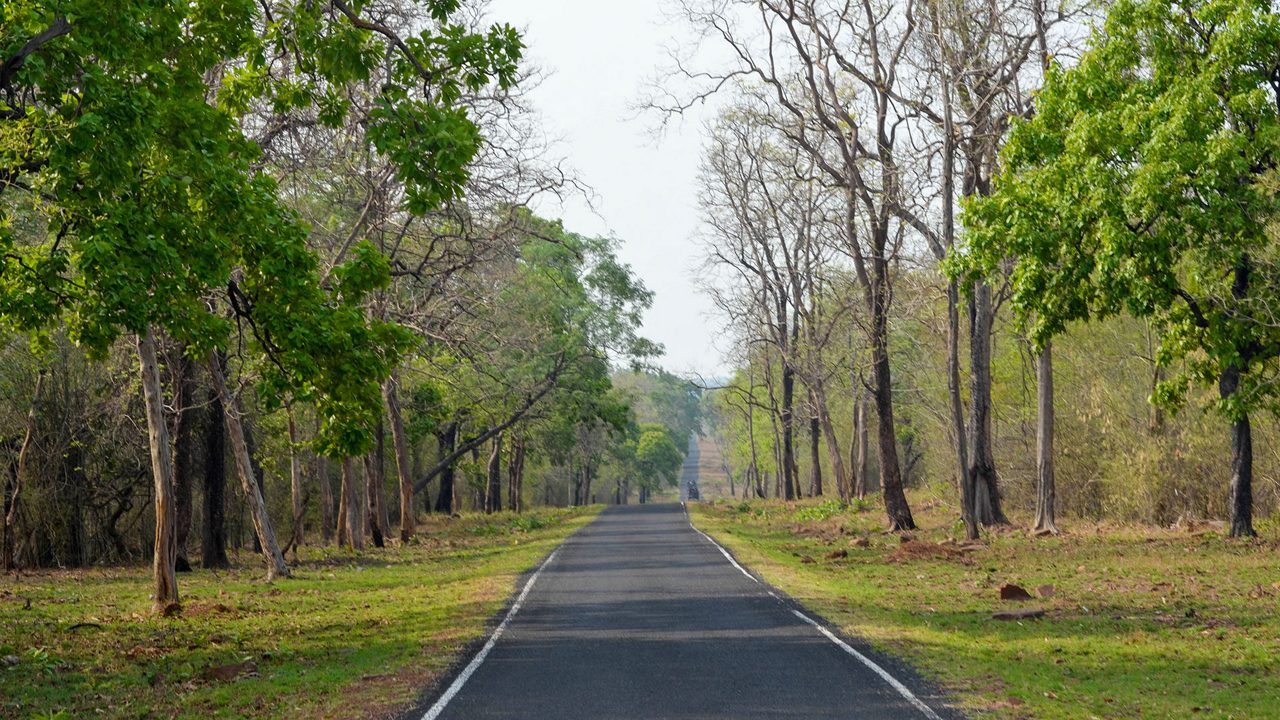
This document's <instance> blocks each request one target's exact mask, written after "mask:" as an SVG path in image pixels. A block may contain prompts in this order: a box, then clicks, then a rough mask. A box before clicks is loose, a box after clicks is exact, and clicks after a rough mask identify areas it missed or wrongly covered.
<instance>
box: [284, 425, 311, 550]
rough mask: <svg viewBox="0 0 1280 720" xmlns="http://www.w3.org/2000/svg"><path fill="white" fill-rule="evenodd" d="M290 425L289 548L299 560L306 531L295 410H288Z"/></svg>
mask: <svg viewBox="0 0 1280 720" xmlns="http://www.w3.org/2000/svg"><path fill="white" fill-rule="evenodd" d="M286 412H287V413H288V415H289V417H288V423H289V500H290V503H291V504H292V510H293V533H292V534H291V536H290V539H289V546H290V547H292V548H293V559H294V560H297V559H298V547H299V546H300V545H302V540H303V537H304V533H305V531H306V529H305V528H304V527H303V508H302V458H300V457H298V452H299V450H300V448H299V442H298V426H297V424H296V423H295V422H294V421H293V408H287V409H286Z"/></svg>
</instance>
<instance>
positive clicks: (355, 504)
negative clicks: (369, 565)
mask: <svg viewBox="0 0 1280 720" xmlns="http://www.w3.org/2000/svg"><path fill="white" fill-rule="evenodd" d="M342 509H343V515H342V521H343V522H342V526H340V527H339V529H338V538H339V540H338V542H339V544H341V542H342V539H343V536H344V535H345V536H346V541H347V544H348V545H349V546H350V547H351V549H352V550H364V527H363V524H362V523H361V522H360V518H361V517H362V516H363V512H362V508H361V507H360V478H359V476H358V475H357V471H356V461H355V459H354V458H352V457H350V456H348V457H344V458H342Z"/></svg>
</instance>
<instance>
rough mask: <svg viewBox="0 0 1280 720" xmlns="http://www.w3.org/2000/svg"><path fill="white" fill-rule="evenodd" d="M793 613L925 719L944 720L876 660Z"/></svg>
mask: <svg viewBox="0 0 1280 720" xmlns="http://www.w3.org/2000/svg"><path fill="white" fill-rule="evenodd" d="M791 613H792V614H793V615H795V616H796V617H798V618H800V619H801V620H803V621H805V622H807V623H809V624H810V625H812V626H814V627H815V628H817V629H818V632H820V633H822V634H823V635H826V636H827V639H828V640H830V641H831V642H833V643H835V644H836V645H839V646H840V649H841V650H844V651H845V652H847V653H849V654H850V655H852V656H853V657H854V658H856V659H857V660H858V662H860V663H862V664H863V665H866V666H867V669H868V670H870V671H871V672H873V673H875V674H877V675H879V676H880V677H881V679H883V680H884V681H885V682H887V683H889V684H890V685H891V686H893V689H894V690H897V691H898V694H899V695H901V696H902V697H904V698H906V700H907V702H909V703H911V704H912V705H914V706H915V707H916V709H917V710H919V711H920V714H921V715H924V716H925V717H927V718H929V720H942V717H941V716H939V715H938V713H936V712H934V711H933V708H931V707H929V706H928V705H926V704H925V703H924V701H923V700H921V699H920V698H918V697H916V695H915V693H913V692H911V690H910V689H908V688H907V686H906V685H903V684H902V683H901V682H899V681H898V678H896V677H894V676H892V675H890V674H889V671H888V670H885V669H884V668H882V667H880V666H879V665H877V664H876V663H875V661H874V660H872V659H871V658H869V657H867V656H866V655H863V654H862V653H860V652H858V651H857V650H854V649H853V648H852V647H849V643H847V642H845V641H843V640H841V639H840V638H839V637H837V636H836V634H835V633H833V632H831V631H830V630H828V629H826V628H825V627H823V626H822V625H821V624H820V623H819V622H818V621H817V620H814V619H813V618H811V617H809V616H808V615H805V614H804V613H802V612H800V611H799V610H795V609H793V610H792V611H791Z"/></svg>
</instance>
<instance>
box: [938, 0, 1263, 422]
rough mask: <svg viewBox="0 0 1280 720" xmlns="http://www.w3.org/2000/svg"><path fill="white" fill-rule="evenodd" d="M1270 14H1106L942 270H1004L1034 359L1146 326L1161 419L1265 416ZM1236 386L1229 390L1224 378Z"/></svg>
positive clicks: (1190, 8) (1131, 7) (1212, 9)
mask: <svg viewBox="0 0 1280 720" xmlns="http://www.w3.org/2000/svg"><path fill="white" fill-rule="evenodd" d="M1277 67H1280V16H1277V14H1276V13H1275V12H1274V10H1273V9H1272V6H1271V4H1270V3H1268V2H1263V1H1262V0H1178V1H1176V2H1171V1H1170V0H1123V1H1122V2H1117V3H1115V4H1114V5H1113V6H1111V8H1110V12H1109V14H1108V17H1107V21H1106V24H1105V26H1104V27H1103V29H1102V30H1101V31H1100V32H1099V33H1097V34H1096V35H1095V36H1094V38H1093V40H1092V42H1091V45H1090V49H1089V50H1088V52H1086V53H1085V54H1084V56H1083V57H1082V58H1081V60H1080V62H1079V64H1078V65H1077V66H1075V67H1073V68H1071V69H1069V70H1063V69H1061V68H1054V69H1053V70H1052V71H1051V72H1050V73H1049V76H1048V78H1047V80H1046V83H1045V86H1044V89H1043V90H1042V91H1041V92H1040V93H1039V94H1038V95H1037V97H1036V111H1037V112H1036V115H1035V117H1034V118H1032V119H1030V120H1028V121H1024V122H1020V123H1018V124H1017V125H1016V127H1015V128H1014V130H1013V132H1012V134H1011V137H1010V139H1009V142H1008V145H1007V146H1006V147H1005V149H1004V151H1003V153H1002V161H1003V171H1002V174H1001V176H1000V177H999V179H998V182H997V183H996V190H995V192H994V193H993V194H992V196H991V197H989V198H975V199H973V200H971V201H970V202H969V204H968V205H967V207H966V209H965V216H964V220H965V224H966V226H967V228H968V241H967V247H966V248H965V254H964V256H963V257H962V258H959V259H955V267H957V268H960V269H969V270H976V271H977V272H982V273H987V272H992V271H994V270H996V269H997V268H998V267H1000V265H1001V263H1002V261H1003V260H1004V258H1013V260H1014V262H1013V270H1012V278H1011V288H1012V306H1013V308H1014V310H1015V312H1016V313H1017V314H1018V315H1019V317H1020V318H1022V319H1023V320H1024V321H1025V322H1026V323H1027V325H1028V329H1029V331H1030V334H1031V336H1032V338H1033V339H1034V341H1035V342H1036V343H1037V344H1042V343H1044V342H1045V341H1046V340H1048V339H1049V338H1050V337H1052V336H1054V335H1056V334H1059V333H1061V332H1062V331H1063V330H1064V329H1065V328H1066V327H1067V325H1068V324H1069V323H1071V322H1074V321H1082V320H1089V319H1092V318H1102V317H1107V316H1110V315H1114V314H1116V313H1119V312H1123V311H1128V312H1130V313H1132V314H1134V315H1136V316H1139V317H1144V318H1150V319H1151V321H1152V322H1153V323H1154V325H1155V327H1156V329H1157V330H1158V332H1159V335H1160V351H1159V360H1160V362H1161V364H1163V365H1166V366H1173V365H1175V364H1176V363H1181V364H1182V366H1183V367H1184V372H1182V373H1180V374H1176V375H1173V376H1172V377H1171V378H1170V379H1169V381H1168V382H1165V383H1163V384H1162V385H1161V387H1159V388H1158V389H1157V392H1156V393H1155V399H1156V400H1157V401H1159V402H1161V403H1163V404H1165V405H1168V406H1171V407H1176V406H1178V405H1180V404H1182V403H1183V402H1184V400H1185V399H1186V396H1187V392H1188V390H1189V389H1190V387H1191V386H1193V385H1200V386H1205V387H1210V386H1213V385H1214V384H1216V383H1218V382H1219V381H1220V380H1223V383H1224V384H1223V393H1222V397H1221V398H1220V399H1219V401H1218V403H1217V407H1218V410H1219V411H1221V412H1222V414H1223V415H1225V416H1226V417H1228V418H1231V419H1238V418H1240V417H1242V416H1243V415H1245V414H1247V413H1248V412H1249V411H1250V410H1253V409H1257V408H1261V407H1272V406H1273V405H1274V399H1275V397H1276V395H1277V392H1278V391H1280V385H1277V377H1278V375H1277V372H1276V371H1277V369H1278V368H1277V367H1276V358H1277V356H1278V355H1280V328H1278V327H1277V326H1276V324H1275V323H1273V322H1271V321H1270V320H1269V318H1272V317H1274V316H1275V312H1276V311H1277V309H1280V308H1277V305H1276V303H1277V298H1280V294H1278V293H1277V289H1280V263H1277V259H1280V258H1278V257H1277V251H1278V248H1277V244H1276V242H1275V240H1276V238H1275V233H1274V231H1273V229H1272V227H1271V224H1272V223H1273V222H1274V220H1275V218H1276V211H1277V209H1278V207H1277V193H1276V192H1275V187H1274V185H1275V182H1274V181H1275V174H1276V157H1277V156H1278V155H1277V152H1278V151H1280V112H1278V107H1280V106H1278V105H1277V102H1278V101H1280V96H1278V93H1280V86H1277V85H1276V83H1275V74H1276V68H1277ZM1229 371H1230V372H1238V373H1240V374H1242V377H1241V378H1240V379H1239V387H1238V389H1236V388H1235V387H1234V386H1233V385H1232V384H1231V383H1229V382H1228V381H1227V380H1225V379H1224V378H1225V375H1224V373H1227V372H1229Z"/></svg>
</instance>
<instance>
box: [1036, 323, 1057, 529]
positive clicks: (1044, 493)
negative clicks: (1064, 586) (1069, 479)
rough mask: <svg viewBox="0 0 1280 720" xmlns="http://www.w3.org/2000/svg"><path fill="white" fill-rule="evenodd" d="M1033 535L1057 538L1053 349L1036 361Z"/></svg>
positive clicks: (1048, 345)
mask: <svg viewBox="0 0 1280 720" xmlns="http://www.w3.org/2000/svg"><path fill="white" fill-rule="evenodd" d="M1036 380H1037V382H1036V489H1037V491H1036V525H1035V528H1034V531H1035V532H1036V534H1043V535H1057V534H1058V524H1057V502H1058V500H1057V487H1056V486H1055V483H1054V476H1053V421H1054V414H1053V346H1052V345H1051V344H1049V343H1045V346H1044V351H1042V352H1041V353H1040V357H1039V358H1037V360H1036Z"/></svg>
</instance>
